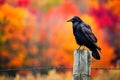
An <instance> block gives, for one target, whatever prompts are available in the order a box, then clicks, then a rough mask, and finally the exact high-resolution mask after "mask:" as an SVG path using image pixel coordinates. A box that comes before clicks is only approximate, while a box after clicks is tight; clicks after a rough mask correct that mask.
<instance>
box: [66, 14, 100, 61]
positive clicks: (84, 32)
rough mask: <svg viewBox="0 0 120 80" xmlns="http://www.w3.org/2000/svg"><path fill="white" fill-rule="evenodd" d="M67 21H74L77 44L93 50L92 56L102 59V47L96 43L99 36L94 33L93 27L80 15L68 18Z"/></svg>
mask: <svg viewBox="0 0 120 80" xmlns="http://www.w3.org/2000/svg"><path fill="white" fill-rule="evenodd" d="M67 22H72V25H73V26H72V27H73V35H74V36H75V40H76V42H77V44H78V45H80V46H86V47H87V48H88V49H90V50H91V51H92V56H93V57H94V58H95V59H97V60H100V55H99V52H101V48H100V47H99V46H98V45H97V44H96V43H97V38H96V37H95V35H94V34H93V32H92V29H91V27H90V26H89V25H88V24H86V23H84V22H83V21H82V20H81V19H80V18H79V17H78V16H74V17H73V18H72V19H70V20H67ZM98 51H99V52H98Z"/></svg>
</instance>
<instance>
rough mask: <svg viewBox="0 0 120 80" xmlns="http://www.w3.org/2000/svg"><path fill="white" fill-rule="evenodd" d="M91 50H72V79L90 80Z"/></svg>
mask: <svg viewBox="0 0 120 80" xmlns="http://www.w3.org/2000/svg"><path fill="white" fill-rule="evenodd" d="M91 56H92V52H91V51H88V50H85V49H83V50H80V49H77V50H75V51H74V65H73V80H90V64H91Z"/></svg>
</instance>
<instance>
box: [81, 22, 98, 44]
mask: <svg viewBox="0 0 120 80" xmlns="http://www.w3.org/2000/svg"><path fill="white" fill-rule="evenodd" d="M81 29H82V32H83V33H84V34H85V36H86V37H87V39H89V40H90V41H91V42H97V38H96V37H95V35H94V34H93V33H92V29H91V28H90V26H89V25H86V24H81Z"/></svg>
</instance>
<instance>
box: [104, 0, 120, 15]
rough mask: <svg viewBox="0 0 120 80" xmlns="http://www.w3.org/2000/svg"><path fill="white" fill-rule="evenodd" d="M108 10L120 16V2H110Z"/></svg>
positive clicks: (115, 0) (112, 0)
mask: <svg viewBox="0 0 120 80" xmlns="http://www.w3.org/2000/svg"><path fill="white" fill-rule="evenodd" d="M106 5H107V7H108V8H110V9H112V11H113V12H114V13H115V14H117V15H119V16H120V1H119V0H108V3H107V4H106Z"/></svg>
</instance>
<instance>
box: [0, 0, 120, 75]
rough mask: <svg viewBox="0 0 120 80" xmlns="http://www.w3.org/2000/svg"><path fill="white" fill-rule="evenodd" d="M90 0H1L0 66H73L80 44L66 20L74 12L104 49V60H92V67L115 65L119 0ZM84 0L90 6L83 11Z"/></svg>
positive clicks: (118, 34) (119, 24) (117, 56)
mask: <svg viewBox="0 0 120 80" xmlns="http://www.w3.org/2000/svg"><path fill="white" fill-rule="evenodd" d="M91 1H93V0H85V2H84V1H82V0H76V1H74V0H70V1H67V0H65V1H64V0H51V1H49V0H43V2H41V3H40V2H39V0H16V1H15V0H13V1H11V0H0V69H6V68H16V67H17V68H18V67H23V66H42V67H46V66H65V67H72V66H73V51H74V50H75V49H77V48H78V45H77V44H76V42H75V39H74V36H73V32H72V24H71V23H67V22H66V20H67V19H69V18H71V17H73V16H74V15H77V16H79V17H81V18H82V19H83V21H85V22H86V23H87V24H89V25H90V26H91V28H92V30H93V32H94V33H95V35H96V36H97V38H98V44H99V45H100V47H101V48H102V54H100V55H101V60H100V61H96V60H94V59H93V63H92V67H105V68H109V67H110V66H111V65H113V64H114V65H115V64H116V63H117V61H118V60H119V58H120V55H119V53H120V45H119V44H120V42H119V40H120V38H119V36H120V33H119V32H120V28H119V26H120V23H119V17H120V8H119V7H117V5H119V1H118V0H108V1H107V2H106V1H105V0H101V1H100V0H94V1H93V2H91ZM82 2H83V3H84V4H86V5H89V6H88V7H90V8H89V10H88V9H86V10H85V11H86V12H84V13H83V12H81V11H82V9H83V8H84V6H82V5H78V3H81V4H82ZM38 3H39V4H38ZM35 4H36V5H35ZM111 63H112V64H111ZM92 73H93V75H95V74H96V72H94V71H93V72H92Z"/></svg>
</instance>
